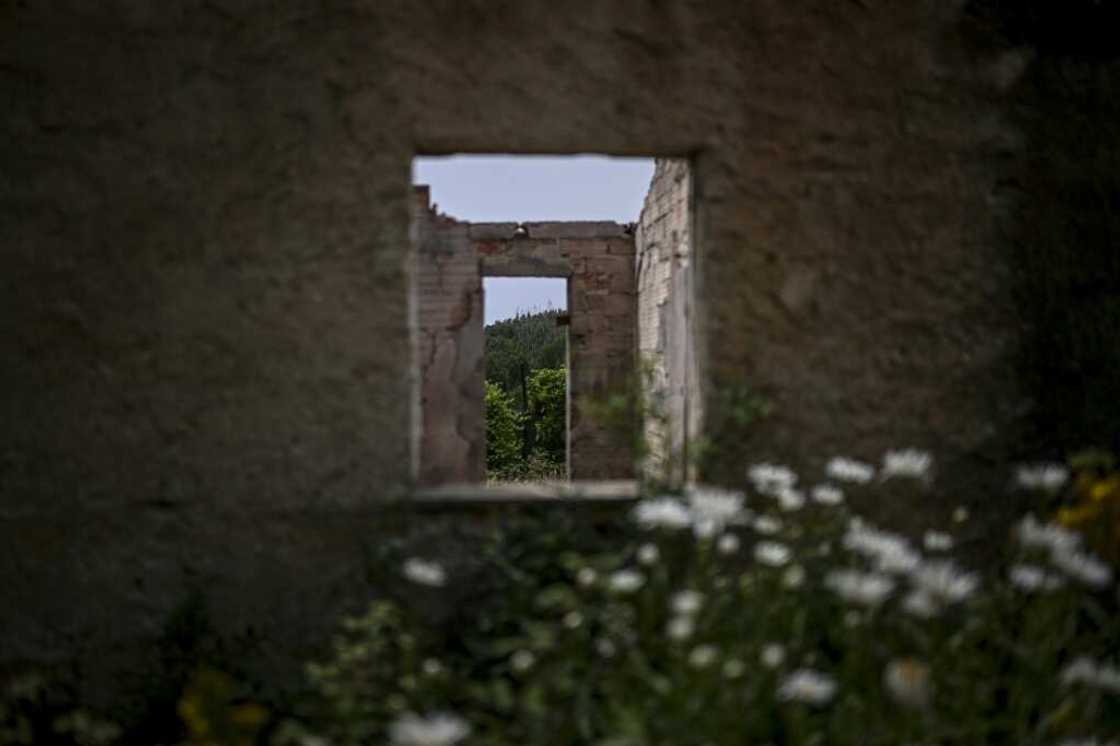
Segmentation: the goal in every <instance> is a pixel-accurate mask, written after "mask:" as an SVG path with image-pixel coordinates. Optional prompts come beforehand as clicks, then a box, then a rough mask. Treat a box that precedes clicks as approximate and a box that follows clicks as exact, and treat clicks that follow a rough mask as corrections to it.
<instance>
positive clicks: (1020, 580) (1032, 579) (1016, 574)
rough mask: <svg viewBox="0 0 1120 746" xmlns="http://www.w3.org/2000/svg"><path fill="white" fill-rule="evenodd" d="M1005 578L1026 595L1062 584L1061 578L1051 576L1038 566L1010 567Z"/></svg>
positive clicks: (1019, 565)
mask: <svg viewBox="0 0 1120 746" xmlns="http://www.w3.org/2000/svg"><path fill="white" fill-rule="evenodd" d="M1007 577H1008V579H1009V580H1010V581H1011V584H1012V585H1013V586H1015V587H1016V588H1018V589H1019V590H1022V591H1027V592H1028V593H1031V592H1034V591H1040V590H1052V589H1054V588H1059V587H1061V586H1062V585H1063V584H1064V583H1063V581H1062V579H1061V578H1059V577H1057V576H1055V575H1051V574H1050V573H1048V572H1046V571H1045V570H1043V569H1042V568H1041V567H1039V566H1038V565H1028V564H1017V565H1012V566H1011V568H1010V569H1009V570H1008V572H1007Z"/></svg>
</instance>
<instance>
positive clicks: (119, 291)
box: [0, 0, 1120, 686]
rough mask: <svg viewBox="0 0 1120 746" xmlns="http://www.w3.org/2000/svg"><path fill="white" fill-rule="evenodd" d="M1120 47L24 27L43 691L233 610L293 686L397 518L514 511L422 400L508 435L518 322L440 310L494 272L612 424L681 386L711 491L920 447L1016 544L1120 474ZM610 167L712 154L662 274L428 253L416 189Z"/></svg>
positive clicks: (314, 22) (431, 243)
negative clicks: (1055, 461)
mask: <svg viewBox="0 0 1120 746" xmlns="http://www.w3.org/2000/svg"><path fill="white" fill-rule="evenodd" d="M1114 12H1115V11H1114V10H1112V9H1111V4H1108V3H1094V2H1091V0H1068V1H1067V0H1063V1H1062V2H1058V1H1057V0H1031V2H1005V1H1004V0H897V1H892V2H877V1H873V0H866V1H860V2H837V1H836V0H783V1H782V2H776V1H773V0H758V1H753V0H752V1H749V2H748V1H746V0H726V1H724V0H713V1H711V2H690V1H688V0H679V1H670V0H618V1H616V2H603V1H602V0H570V1H568V0H566V1H565V2H556V0H517V1H516V2H514V1H512V0H454V1H451V0H431V1H429V2H418V1H416V0H408V1H407V2H406V1H405V0H377V1H376V2H373V1H372V0H338V1H332V2H303V1H301V0H283V1H282V2H270V3H260V2H233V1H230V0H210V1H208V2H193V1H191V0H183V1H182V2H168V3H154V2H143V1H141V0H111V1H107V2H98V3H39V2H8V3H5V4H3V6H2V8H0V33H2V34H3V37H4V43H3V44H0V91H2V92H3V101H4V107H3V108H4V111H3V115H2V122H3V124H2V126H3V136H2V137H0V163H2V164H3V178H2V179H0V245H2V249H0V328H2V329H3V334H2V335H0V413H2V418H0V419H2V425H0V545H2V546H3V551H2V552H0V587H3V589H4V603H3V611H0V662H3V663H4V664H7V663H9V662H29V661H31V662H34V661H61V660H69V659H77V660H79V661H82V668H81V670H82V671H84V672H85V673H86V674H88V675H89V676H91V677H92V676H94V674H95V673H96V674H97V675H99V676H102V677H103V679H104V680H106V681H115V679H113V672H114V671H117V670H121V671H123V670H127V669H128V667H129V665H134V664H135V663H136V659H137V658H138V659H140V660H143V659H144V657H143V650H145V646H146V645H151V644H153V641H154V640H156V639H157V638H158V637H159V635H160V634H161V630H163V629H164V626H163V625H164V624H165V623H166V620H167V619H168V617H169V615H171V614H172V612H173V611H174V610H175V609H176V608H179V607H180V605H181V604H182V603H183V602H184V599H186V598H188V597H190V596H191V594H202V595H204V596H205V598H206V603H207V608H208V609H209V610H210V613H211V615H212V618H213V620H214V624H215V626H216V628H217V631H218V632H219V633H220V634H222V635H226V636H228V637H229V638H231V639H239V640H252V641H254V644H255V645H257V646H258V647H259V649H261V650H264V651H269V652H268V654H267V655H265V654H262V656H263V657H262V661H261V663H260V665H261V667H262V669H264V670H272V669H271V668H270V667H272V666H276V667H278V669H279V668H283V665H284V664H285V661H286V662H287V663H291V661H292V660H295V659H298V656H299V655H300V654H301V651H302V650H303V648H304V646H308V645H313V644H315V642H316V641H318V640H322V639H323V634H324V631H325V630H326V629H329V627H330V624H331V621H332V620H333V619H334V618H335V617H336V615H337V613H338V612H339V611H341V610H343V609H350V608H353V607H354V605H355V604H357V603H360V602H361V601H362V600H363V599H365V598H367V597H368V594H369V592H370V583H371V581H370V579H369V578H370V576H369V574H368V573H367V572H366V566H365V562H366V557H367V554H366V547H367V546H368V545H369V542H370V541H371V536H375V535H377V532H378V531H384V532H388V531H390V530H391V527H392V520H391V515H392V511H390V510H388V509H387V507H386V506H392V505H409V504H411V503H410V502H409V501H411V500H412V496H413V495H414V490H415V487H416V485H417V479H418V477H419V476H420V475H421V474H425V473H427V472H426V471H425V470H428V469H430V470H431V473H433V474H435V475H436V476H434V477H433V479H435V480H437V481H438V480H442V479H444V478H445V477H446V478H459V477H465V478H470V479H473V478H475V477H477V471H472V470H470V469H467V470H464V471H457V470H458V469H460V467H459V466H458V465H456V464H460V463H467V462H470V463H475V464H477V463H478V462H477V452H476V451H477V449H478V448H480V444H479V442H478V440H477V438H475V437H474V436H472V435H471V433H472V432H474V431H475V429H476V428H477V427H478V425H477V411H474V412H473V413H472V412H466V411H464V417H463V418H460V419H459V420H458V421H456V422H438V423H437V422H434V421H432V420H430V419H428V417H427V415H426V414H425V412H424V411H423V408H422V407H421V401H422V397H421V396H420V393H421V392H420V388H419V383H418V381H419V380H420V379H419V371H420V370H421V368H422V367H423V366H428V367H429V368H430V369H431V370H437V371H440V372H441V375H442V374H443V373H444V372H447V371H452V372H453V375H454V376H460V375H461V376H462V378H460V379H459V380H460V381H463V382H465V383H464V385H465V386H466V388H456V387H454V386H452V387H450V388H444V389H441V390H439V391H431V392H429V395H430V396H431V397H435V398H436V399H437V400H441V401H442V400H444V399H446V400H448V401H451V400H454V399H456V398H457V397H464V396H470V397H473V389H471V387H473V386H475V385H476V382H477V380H478V378H477V375H478V365H479V361H478V357H477V351H478V344H479V340H478V339H477V335H478V334H479V333H480V330H479V327H478V324H477V323H476V319H475V317H474V316H473V314H476V313H477V307H476V306H474V305H471V304H470V303H466V304H464V303H460V302H459V301H458V300H451V299H450V297H449V296H447V295H444V294H442V293H433V292H431V291H432V290H433V289H435V288H439V287H447V286H450V285H455V286H457V287H459V289H460V293H461V298H462V297H469V295H470V293H472V292H474V289H475V288H477V272H478V269H477V267H479V266H481V272H482V273H483V274H485V273H495V274H498V273H518V272H521V271H523V269H524V268H526V267H530V266H531V267H533V271H534V272H537V271H538V270H539V269H540V268H542V267H543V268H546V269H547V270H548V272H555V273H559V274H563V275H565V276H568V277H570V278H571V283H572V284H571V287H572V293H573V299H572V300H573V310H572V324H573V326H572V329H571V336H572V339H573V343H572V356H573V359H572V365H573V383H572V397H573V399H578V398H579V397H580V396H581V395H582V393H581V392H584V391H595V390H599V389H600V388H602V387H609V386H610V385H612V382H613V381H614V380H615V379H616V378H617V377H620V376H624V374H625V373H626V371H627V369H628V366H631V365H634V364H635V363H633V360H632V358H631V357H630V351H631V350H632V349H634V348H636V349H638V350H640V351H641V352H642V353H643V354H644V355H647V356H648V354H650V353H656V355H655V357H658V359H657V361H656V370H655V371H654V375H655V376H656V377H659V378H658V380H659V381H660V382H661V385H662V387H663V390H664V391H666V392H667V395H666V399H667V406H668V409H669V411H671V412H672V413H673V417H674V418H675V419H674V420H673V421H674V422H676V423H678V424H677V425H674V426H672V427H669V428H661V427H660V426H654V425H651V426H650V427H651V433H650V434H651V435H652V436H654V437H655V438H658V439H660V441H661V442H662V443H663V444H664V447H665V449H666V452H676V453H679V454H680V455H681V457H682V459H683V460H682V461H680V462H678V464H680V465H678V466H676V467H672V468H675V469H676V470H677V475H678V478H679V477H680V476H683V474H682V470H683V469H684V466H683V464H687V463H692V462H695V463H697V464H698V465H697V467H696V468H698V469H699V473H698V474H697V476H698V477H699V478H702V479H705V480H711V481H716V482H722V483H725V484H733V485H741V484H742V482H743V470H744V468H745V466H746V464H748V463H750V462H751V461H757V460H774V461H779V462H783V463H789V464H792V465H795V466H797V467H799V468H800V469H802V470H803V471H804V473H806V474H810V473H815V472H814V470H816V471H819V470H820V468H821V466H822V464H823V463H824V462H825V460H826V459H828V458H829V457H830V456H833V455H836V454H837V453H843V454H845V455H849V456H853V457H857V458H863V459H866V460H876V459H878V457H879V455H880V454H882V452H883V450H884V449H886V448H889V447H899V446H914V447H919V448H924V449H928V450H930V451H932V452H933V453H934V454H935V455H936V458H937V464H938V470H939V471H938V479H939V484H943V485H944V489H945V490H946V494H951V495H952V499H953V500H954V501H966V502H967V503H968V504H969V505H970V506H971V507H972V508H973V509H974V513H975V515H976V516H977V519H976V524H975V525H976V528H975V529H974V530H976V531H983V530H984V529H983V526H984V525H985V516H986V515H994V514H997V513H1001V512H1007V511H1012V510H1016V509H1017V506H1016V505H1015V504H1014V502H1013V499H1012V497H1010V496H1008V495H1007V494H1006V489H1005V488H1006V481H1007V475H1006V472H1004V471H1000V470H999V469H998V468H997V465H999V464H1001V463H1004V462H1006V461H1007V460H1008V459H1014V458H1027V457H1032V458H1033V457H1038V456H1051V457H1053V456H1060V455H1062V454H1063V453H1065V452H1067V451H1068V450H1069V449H1072V448H1075V447H1080V446H1083V445H1092V444H1095V445H1104V446H1109V445H1111V446H1116V445H1117V444H1118V443H1117V441H1120V438H1118V437H1117V431H1116V425H1115V423H1116V422H1117V421H1120V419H1118V415H1120V404H1118V403H1117V402H1118V401H1120V399H1118V398H1117V397H1116V396H1115V393H1116V390H1117V375H1118V373H1117V372H1118V371H1120V351H1118V350H1117V345H1116V344H1115V336H1116V329H1117V328H1120V305H1118V304H1117V302H1116V298H1117V297H1120V252H1117V251H1116V250H1115V244H1116V237H1117V236H1118V235H1120V222H1118V221H1120V218H1118V217H1117V215H1120V211H1118V210H1117V209H1116V205H1117V204H1118V197H1117V195H1118V194H1120V188H1118V179H1120V168H1117V164H1118V163H1120V142H1118V139H1120V135H1118V134H1117V133H1118V132H1120V129H1118V128H1116V127H1115V126H1111V123H1113V122H1116V121H1120V112H1118V111H1117V109H1118V108H1120V100H1118V99H1117V97H1116V96H1115V95H1114V92H1115V91H1116V90H1117V89H1118V87H1120V62H1118V61H1117V52H1116V48H1115V44H1114V40H1113V39H1112V38H1111V36H1109V34H1110V33H1111V30H1112V29H1114V28H1115V27H1116V24H1115V18H1114V17H1113V16H1112V15H1110V14H1113V13H1114ZM584 152H592V153H604V154H614V155H640V156H655V157H658V158H662V159H675V160H663V161H662V165H661V167H660V168H659V170H658V172H657V176H656V178H655V179H654V184H653V190H652V192H651V195H650V198H649V200H648V201H647V203H646V209H645V211H644V213H643V218H642V221H641V223H640V224H639V225H638V226H636V228H635V230H634V232H633V234H632V235H631V234H627V233H626V232H625V231H624V230H622V229H620V228H619V226H611V225H594V224H592V225H584V224H576V225H564V224H557V225H550V224H531V225H529V226H527V229H528V236H527V237H525V238H515V237H514V236H513V229H514V226H512V225H468V224H461V223H454V222H446V221H441V220H440V219H439V218H438V216H431V215H430V214H429V215H427V216H426V217H425V218H424V219H423V220H420V221H419V222H418V223H415V224H414V222H413V220H412V217H413V216H414V215H416V214H418V213H419V214H421V215H423V214H424V211H425V210H426V205H425V204H424V200H423V198H422V197H418V196H417V195H416V194H414V191H413V188H412V185H411V184H410V163H411V160H412V158H413V157H414V156H416V155H424V154H431V155H440V154H448V153H555V154H573V153H584ZM685 164H687V165H685ZM688 213H691V214H690V215H689V214H688ZM414 225H415V229H414V227H413V226H414ZM413 238H415V239H416V240H415V242H414V241H413V240H412V239H413ZM417 252H426V253H430V254H431V255H432V256H433V257H435V259H434V261H433V262H432V263H431V264H429V265H426V266H423V267H421V266H420V265H419V264H417V262H416V257H417ZM478 256H481V257H482V261H481V265H479V264H478V263H477V261H476V257H478ZM604 288H606V290H607V292H606V293H605V294H604V293H603V292H602V291H603V289H604ZM681 291H685V292H681ZM658 294H660V296H661V301H658V300H655V299H656V298H658ZM628 295H629V296H630V297H631V299H632V302H624V301H623V300H622V299H623V298H625V297H627V296H628ZM581 308H582V311H581ZM630 315H632V316H633V319H634V321H633V323H632V324H631V323H630V322H629V321H626V322H625V323H623V321H622V320H624V319H626V318H627V317H628V316H630ZM581 319H582V320H581ZM433 320H438V321H439V323H440V324H443V326H444V327H446V329H447V330H448V331H446V332H440V333H438V334H428V335H423V334H421V333H420V332H421V330H422V329H423V328H424V326H425V325H427V324H429V322H431V321H433ZM615 320H618V321H619V323H618V324H616V323H615ZM580 324H585V326H580ZM456 329H457V330H458V331H457V334H458V335H459V339H457V340H456V339H452V338H451V337H452V336H453V335H454V334H455V333H456V332H455V331H454V330H456ZM472 335H473V336H472ZM441 380H443V381H448V380H451V379H448V378H443V379H441ZM729 392H730V393H729ZM744 392H745V393H744ZM441 397H442V399H441ZM756 400H757V401H764V402H765V403H766V407H765V410H766V412H767V414H766V416H764V417H759V418H755V419H753V420H750V421H749V423H748V425H749V426H746V427H744V426H743V423H744V422H746V421H747V420H748V419H749V418H744V417H742V416H740V415H741V414H742V413H743V412H744V411H749V410H750V408H751V407H752V406H753V402H755V401H756ZM579 412H580V409H579V407H578V406H575V407H574V408H573V422H572V456H571V458H572V470H573V473H574V474H576V475H579V474H582V473H586V474H587V475H589V476H594V475H597V474H601V473H603V472H602V471H600V470H601V469H613V468H614V466H608V465H606V464H603V463H598V462H597V461H596V459H595V456H594V455H593V454H590V453H589V452H588V451H584V450H583V445H582V444H583V443H585V442H586V443H592V442H597V439H599V438H601V437H605V436H604V434H603V433H600V432H597V431H596V430H595V429H594V428H590V427H587V426H586V425H587V423H586V421H584V420H582V419H580V415H579V414H578V413H579ZM428 425H430V427H428ZM689 434H693V435H695V438H694V439H693V438H689V437H686V436H688V435H689ZM429 440H437V441H439V442H441V443H443V444H445V445H446V447H447V448H446V450H445V453H446V454H447V457H448V458H449V459H452V458H453V459H456V460H457V461H455V462H454V463H452V462H451V461H449V462H448V463H446V464H444V463H434V462H433V463H427V464H425V463H424V462H423V458H422V455H423V453H424V443H425V442H426V441H429ZM701 441H702V442H704V443H705V444H706V445H707V446H708V451H707V452H708V453H709V454H714V456H712V457H710V458H708V459H707V460H706V461H705V460H697V459H694V458H693V457H692V456H691V455H687V454H685V453H684V452H685V451H689V450H691V449H692V447H693V445H695V444H696V443H698V442H701ZM462 459H466V461H463V460H462ZM471 459H474V460H473V461H471ZM624 468H625V464H624ZM921 509H922V510H928V511H931V512H935V511H938V510H943V503H941V502H939V499H938V498H937V497H936V496H931V498H930V499H929V500H928V501H927V502H926V503H924V504H923V506H922V508H921ZM432 544H433V546H438V544H439V542H438V541H433V543H432ZM129 661H131V664H130V663H129ZM91 681H92V679H91ZM91 686H92V684H91Z"/></svg>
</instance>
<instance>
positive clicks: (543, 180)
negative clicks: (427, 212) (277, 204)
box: [412, 155, 653, 324]
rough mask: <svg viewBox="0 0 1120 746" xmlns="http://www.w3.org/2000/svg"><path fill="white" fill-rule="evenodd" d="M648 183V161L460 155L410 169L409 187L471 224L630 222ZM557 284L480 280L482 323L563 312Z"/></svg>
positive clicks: (562, 288) (418, 162)
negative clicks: (426, 191)
mask: <svg viewBox="0 0 1120 746" xmlns="http://www.w3.org/2000/svg"><path fill="white" fill-rule="evenodd" d="M652 176H653V159H652V158H607V157H604V156H586V155H580V156H565V157H554V156H489V155H487V156H477V155H472V156H463V155H460V156H450V157H439V158H427V157H425V158H416V159H415V160H414V161H413V162H412V182H413V183H414V184H427V185H428V186H430V187H431V193H432V202H433V203H435V204H437V205H439V210H440V212H443V213H445V214H447V215H450V216H452V217H454V218H458V219H459V220H469V221H472V222H493V221H515V222H528V221H533V220H614V221H617V222H619V223H630V222H634V221H636V220H637V219H638V214H639V213H640V212H641V209H642V200H643V199H645V196H646V190H647V189H649V181H650V178H651V177H652ZM565 285H566V281H565V280H562V279H555V278H549V279H545V278H513V279H509V278H486V279H485V280H484V282H483V289H484V291H485V293H486V323H487V324H490V323H492V322H494V321H497V320H499V319H505V318H509V317H511V316H513V315H514V314H516V313H517V312H518V311H534V310H544V309H547V308H558V309H563V308H566V307H567V292H566V289H565Z"/></svg>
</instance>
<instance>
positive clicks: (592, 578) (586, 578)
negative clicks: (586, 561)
mask: <svg viewBox="0 0 1120 746" xmlns="http://www.w3.org/2000/svg"><path fill="white" fill-rule="evenodd" d="M598 580H599V573H597V572H595V569H594V568H591V567H581V568H580V569H579V572H577V573H576V582H577V583H579V584H580V586H582V587H583V588H590V587H591V586H593V585H595V583H596V581H598Z"/></svg>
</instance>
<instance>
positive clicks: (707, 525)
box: [692, 518, 719, 539]
mask: <svg viewBox="0 0 1120 746" xmlns="http://www.w3.org/2000/svg"><path fill="white" fill-rule="evenodd" d="M717 531H719V524H718V523H716V522H715V521H713V520H712V519H710V518H702V519H700V520H698V521H696V523H694V524H692V533H693V534H694V535H695V536H696V538H697V539H710V538H712V537H713V536H715V535H716V532H717Z"/></svg>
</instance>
